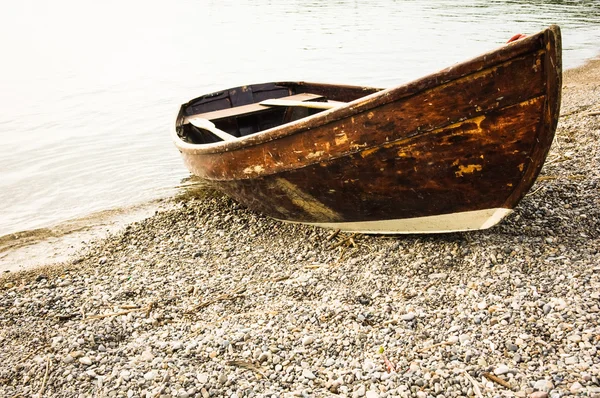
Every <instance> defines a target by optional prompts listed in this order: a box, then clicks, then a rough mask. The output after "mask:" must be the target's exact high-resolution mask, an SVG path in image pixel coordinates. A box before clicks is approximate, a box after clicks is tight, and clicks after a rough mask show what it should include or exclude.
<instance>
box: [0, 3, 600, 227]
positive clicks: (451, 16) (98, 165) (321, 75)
mask: <svg viewBox="0 0 600 398" xmlns="http://www.w3.org/2000/svg"><path fill="white" fill-rule="evenodd" d="M552 23H556V24H559V25H560V26H561V27H562V30H563V46H564V54H563V58H564V65H565V67H574V66H577V65H580V64H582V63H583V62H584V61H585V60H586V59H588V58H591V57H594V56H596V55H597V54H598V51H599V50H600V48H599V46H598V44H597V43H600V7H599V6H598V2H597V1H489V0H471V1H466V0H454V1H451V0H429V1H410V0H404V1H393V0H380V1H373V0H346V1H344V0H338V1H316V0H313V1H310V0H308V1H307V0H302V1H300V0H295V1H285V2H283V1H271V0H252V1H250V0H241V1H228V0H224V1H223V0H220V1H211V0H205V1H183V0H179V1H171V2H163V1H160V2H159V1H149V0H145V1H141V0H128V1H115V0H108V1H102V2H99V1H89V0H54V1H52V2H40V1H32V0H25V1H21V2H10V3H7V5H4V6H3V7H2V12H1V13H0V44H1V48H2V50H3V56H2V62H0V88H1V90H0V109H1V110H0V236H2V235H5V234H9V233H13V232H17V231H23V230H28V229H33V228H43V227H47V226H50V225H54V224H57V223H61V222H64V221H65V220H68V219H73V218H79V217H85V216H86V215H88V214H91V213H93V212H97V211H101V210H105V209H111V208H115V207H123V206H131V205H134V204H138V203H142V202H146V201H150V200H153V199H156V198H159V197H165V196H170V195H173V193H174V192H175V191H176V189H177V188H176V187H177V186H178V185H179V184H180V182H181V181H182V180H183V179H185V178H186V177H187V176H188V175H189V174H188V172H187V171H186V170H185V168H184V167H183V164H182V162H181V160H180V158H179V154H178V152H177V151H176V149H175V148H174V146H173V145H172V143H171V141H170V138H169V129H170V128H171V125H172V123H173V119H174V115H175V112H176V110H177V107H178V105H179V104H180V103H182V102H185V101H187V100H189V99H191V98H194V97H197V96H199V95H200V94H203V93H206V92H210V91H213V90H219V89H223V88H227V87H232V86H236V85H241V84H248V83H258V82H266V81H274V80H312V81H321V82H331V83H345V84H359V85H371V86H379V87H389V86H392V85H396V84H400V83H403V82H406V81H409V80H411V79H414V78H417V77H420V76H422V75H424V74H427V73H431V72H435V71H437V70H439V69H441V68H444V67H447V66H450V65H452V64H454V63H456V62H460V61H463V60H465V59H467V58H469V57H472V56H475V55H478V54H480V53H482V52H486V51H489V50H491V49H493V48H495V47H497V46H500V45H502V44H503V43H504V42H506V40H507V39H508V38H510V37H511V36H512V35H513V34H515V33H534V32H536V31H539V30H541V29H543V28H544V27H546V26H547V25H549V24H552Z"/></svg>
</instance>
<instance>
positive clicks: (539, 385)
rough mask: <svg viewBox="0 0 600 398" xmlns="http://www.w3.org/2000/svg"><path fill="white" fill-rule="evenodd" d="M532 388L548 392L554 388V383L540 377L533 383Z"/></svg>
mask: <svg viewBox="0 0 600 398" xmlns="http://www.w3.org/2000/svg"><path fill="white" fill-rule="evenodd" d="M533 388H534V389H536V390H538V391H542V392H548V391H550V390H552V389H553V388H554V384H552V382H551V381H550V380H545V379H542V380H538V381H536V382H535V384H534V385H533Z"/></svg>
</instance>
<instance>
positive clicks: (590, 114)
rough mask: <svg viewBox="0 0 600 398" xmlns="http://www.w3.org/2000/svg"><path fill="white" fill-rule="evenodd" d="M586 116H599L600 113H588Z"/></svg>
mask: <svg viewBox="0 0 600 398" xmlns="http://www.w3.org/2000/svg"><path fill="white" fill-rule="evenodd" d="M587 115H588V116H600V112H590V113H588V114H587Z"/></svg>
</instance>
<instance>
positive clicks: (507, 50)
mask: <svg viewBox="0 0 600 398" xmlns="http://www.w3.org/2000/svg"><path fill="white" fill-rule="evenodd" d="M557 29H558V27H557V26H556V25H551V26H550V27H548V28H546V29H544V30H542V31H541V32H538V33H536V34H534V35H531V36H528V37H526V38H524V39H521V40H517V41H515V42H512V43H508V44H505V45H503V46H502V47H499V48H497V49H494V50H491V51H489V52H486V53H484V54H481V55H479V56H476V57H474V58H472V59H470V60H467V61H464V62H461V63H458V64H456V65H453V66H450V67H447V68H445V69H442V70H440V71H438V72H435V73H432V74H430V75H426V76H424V77H421V78H419V79H416V80H413V81H411V82H408V83H405V84H401V85H399V86H394V87H391V88H387V89H383V90H381V91H378V92H375V93H372V94H369V95H366V96H364V97H360V98H357V99H356V100H354V101H351V102H348V103H347V104H345V105H343V106H340V107H338V108H333V109H330V110H325V111H323V112H319V113H317V114H315V115H312V116H309V117H306V118H303V119H299V120H296V121H293V122H290V123H286V124H282V125H280V126H277V127H273V128H270V129H267V130H263V131H260V132H257V133H254V134H250V135H247V136H244V137H240V138H238V139H236V140H232V141H218V142H214V143H207V144H192V143H189V142H186V141H184V140H183V139H182V138H181V137H180V136H179V134H178V132H177V129H178V128H179V127H180V126H181V125H182V124H183V123H182V122H183V119H184V116H183V111H184V109H185V107H186V106H187V104H188V103H186V104H184V105H182V106H181V107H180V109H179V112H178V116H177V119H176V123H175V126H174V128H173V129H172V138H173V140H174V142H175V145H176V146H177V148H178V149H179V150H180V151H182V152H185V153H186V154H188V155H201V154H215V153H223V152H231V151H235V150H239V149H245V148H248V147H250V146H255V145H260V144H264V143H268V142H270V141H274V140H277V139H280V138H283V137H286V136H289V135H293V134H298V133H301V132H303V131H306V130H310V129H313V128H319V127H322V126H325V125H327V124H329V123H331V122H335V121H338V120H342V119H346V118H349V117H352V116H353V115H356V114H358V113H362V112H366V111H369V110H371V109H373V108H376V107H380V106H383V105H386V104H389V103H392V102H395V101H398V100H401V99H403V98H409V97H411V96H414V95H417V94H419V93H421V92H424V91H426V90H429V89H432V88H434V87H437V86H440V85H443V84H448V83H451V82H452V81H455V80H458V79H461V78H463V77H465V76H469V75H472V74H475V73H478V72H481V71H483V70H485V69H489V68H493V67H494V66H497V65H500V64H502V63H505V62H508V61H510V60H512V59H515V58H518V57H519V56H522V55H525V54H528V53H530V52H533V51H539V50H545V48H544V46H539V44H540V40H541V39H547V37H546V36H547V35H548V34H549V32H550V31H551V32H552V33H553V34H556V30H557ZM550 36H551V35H550ZM546 41H547V40H543V43H545V42H546ZM536 44H537V46H536ZM478 64H481V65H479V66H478V67H475V66H477V65H478ZM290 83H292V82H279V83H278V82H276V83H275V84H290ZM295 84H300V85H301V84H306V83H305V82H296V83H295ZM189 116H190V115H188V117H189Z"/></svg>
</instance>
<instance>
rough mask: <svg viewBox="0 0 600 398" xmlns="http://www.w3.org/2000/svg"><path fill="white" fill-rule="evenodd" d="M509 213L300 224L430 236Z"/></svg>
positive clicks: (488, 224)
mask: <svg viewBox="0 0 600 398" xmlns="http://www.w3.org/2000/svg"><path fill="white" fill-rule="evenodd" d="M511 212H512V210H511V209H504V208H495V209H485V210H474V211H465V212H461V213H451V214H442V215H437V216H427V217H415V218H403V219H396V220H381V221H359V222H332V223H302V224H309V225H315V226H317V227H322V228H331V229H340V230H342V231H345V232H360V233H364V234H434V233H446V232H460V231H474V230H478V229H487V228H490V227H493V226H494V225H496V224H498V223H499V222H500V220H502V219H503V218H504V217H506V216H507V215H508V214H510V213H511ZM281 221H286V220H281Z"/></svg>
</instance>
